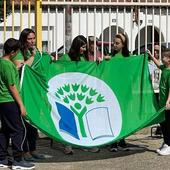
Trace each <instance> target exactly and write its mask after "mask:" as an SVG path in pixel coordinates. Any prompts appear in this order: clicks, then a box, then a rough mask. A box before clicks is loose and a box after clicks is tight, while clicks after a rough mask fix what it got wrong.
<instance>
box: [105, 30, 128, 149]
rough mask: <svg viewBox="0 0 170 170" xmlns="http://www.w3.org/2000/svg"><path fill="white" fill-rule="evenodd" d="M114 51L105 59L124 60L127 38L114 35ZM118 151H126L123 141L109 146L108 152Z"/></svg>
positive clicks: (126, 50)
mask: <svg viewBox="0 0 170 170" xmlns="http://www.w3.org/2000/svg"><path fill="white" fill-rule="evenodd" d="M113 46H114V51H113V52H112V53H111V54H110V56H106V57H105V59H107V60H108V59H110V58H120V59H121V58H124V57H129V56H130V55H129V50H128V46H127V37H126V36H125V34H123V33H118V34H116V35H115V38H114V40H113ZM118 149H120V150H126V149H127V144H126V142H125V140H124V139H121V140H120V141H119V142H115V143H113V144H111V146H110V151H111V152H117V151H118Z"/></svg>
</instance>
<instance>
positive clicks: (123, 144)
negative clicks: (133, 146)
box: [118, 139, 129, 151]
mask: <svg viewBox="0 0 170 170" xmlns="http://www.w3.org/2000/svg"><path fill="white" fill-rule="evenodd" d="M118 149H119V150H121V151H128V150H129V148H128V146H127V144H126V141H125V140H124V139H121V140H120V141H119V142H118Z"/></svg>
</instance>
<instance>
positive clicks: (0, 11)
mask: <svg viewBox="0 0 170 170" xmlns="http://www.w3.org/2000/svg"><path fill="white" fill-rule="evenodd" d="M10 13H11V4H10V0H6V16H8V15H10ZM3 21H4V0H0V22H3Z"/></svg>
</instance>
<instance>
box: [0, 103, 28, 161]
mask: <svg viewBox="0 0 170 170" xmlns="http://www.w3.org/2000/svg"><path fill="white" fill-rule="evenodd" d="M0 120H1V128H0V160H3V159H6V156H7V154H8V151H7V148H8V145H9V138H11V141H12V151H13V157H14V160H16V161H20V160H21V159H22V152H23V143H24V140H25V128H24V124H23V120H22V117H21V113H20V110H19V108H18V105H17V104H16V103H15V102H7V103H0Z"/></svg>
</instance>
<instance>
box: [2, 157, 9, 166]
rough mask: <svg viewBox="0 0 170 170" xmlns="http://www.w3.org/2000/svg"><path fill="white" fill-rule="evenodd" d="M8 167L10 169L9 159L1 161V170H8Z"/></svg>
mask: <svg viewBox="0 0 170 170" xmlns="http://www.w3.org/2000/svg"><path fill="white" fill-rule="evenodd" d="M8 167H9V163H8V160H7V159H4V160H0V168H8Z"/></svg>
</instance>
